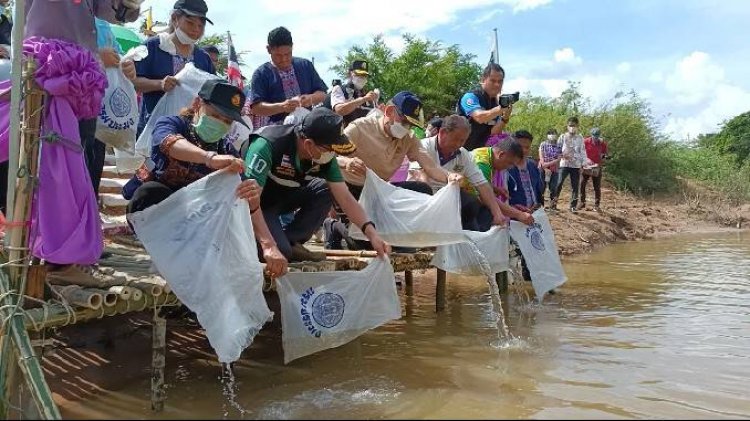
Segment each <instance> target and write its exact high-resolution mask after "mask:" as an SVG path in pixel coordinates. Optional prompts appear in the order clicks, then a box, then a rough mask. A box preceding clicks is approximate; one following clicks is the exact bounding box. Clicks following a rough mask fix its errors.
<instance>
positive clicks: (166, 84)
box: [161, 76, 180, 92]
mask: <svg viewBox="0 0 750 421" xmlns="http://www.w3.org/2000/svg"><path fill="white" fill-rule="evenodd" d="M179 84H180V81H179V80H177V78H176V77H174V76H167V77H165V78H164V80H162V81H161V90H162V91H164V92H169V91H171V90H172V89H174V88H176V87H177V85H179Z"/></svg>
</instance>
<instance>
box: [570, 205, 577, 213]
mask: <svg viewBox="0 0 750 421" xmlns="http://www.w3.org/2000/svg"><path fill="white" fill-rule="evenodd" d="M570 213H578V210H577V209H576V207H575V206H571V207H570Z"/></svg>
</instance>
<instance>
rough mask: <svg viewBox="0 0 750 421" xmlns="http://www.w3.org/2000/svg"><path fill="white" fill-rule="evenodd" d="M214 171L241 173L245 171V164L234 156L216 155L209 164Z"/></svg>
mask: <svg viewBox="0 0 750 421" xmlns="http://www.w3.org/2000/svg"><path fill="white" fill-rule="evenodd" d="M207 167H208V168H211V169H212V170H224V171H227V172H230V173H241V172H242V171H244V170H245V162H244V161H242V160H241V159H239V158H235V157H234V156H232V155H214V156H213V157H211V159H210V160H209V161H208V163H207Z"/></svg>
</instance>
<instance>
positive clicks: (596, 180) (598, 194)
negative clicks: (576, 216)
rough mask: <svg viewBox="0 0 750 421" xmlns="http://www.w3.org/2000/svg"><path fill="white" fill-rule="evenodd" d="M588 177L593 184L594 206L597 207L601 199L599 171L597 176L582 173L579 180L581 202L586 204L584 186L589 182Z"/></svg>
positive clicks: (600, 176)
mask: <svg viewBox="0 0 750 421" xmlns="http://www.w3.org/2000/svg"><path fill="white" fill-rule="evenodd" d="M589 179H591V181H592V182H593V184H594V206H596V207H599V204H600V203H601V201H602V175H601V173H599V176H598V177H596V176H592V175H586V174H584V175H583V180H582V181H581V203H582V204H583V205H585V204H586V186H587V185H588V183H589Z"/></svg>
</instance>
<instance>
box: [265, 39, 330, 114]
mask: <svg viewBox="0 0 750 421" xmlns="http://www.w3.org/2000/svg"><path fill="white" fill-rule="evenodd" d="M292 46H293V42H292V33H291V32H289V30H288V29H286V28H284V27H283V26H280V27H278V28H276V29H274V30H272V31H271V32H269V34H268V47H267V49H268V54H270V55H271V61H270V62H268V63H265V64H263V65H261V66H260V67H258V68H257V69H256V70H255V73H253V78H252V81H251V82H250V83H251V88H250V92H251V97H250V102H251V105H250V107H251V110H252V114H254V115H255V116H260V117H264V118H263V119H262V120H264V121H258V120H261V119H255V120H254V121H258V122H259V123H260V124H259V125H258V127H264V126H267V125H279V124H282V123H283V122H284V119H285V118H286V116H287V115H289V113H291V112H293V111H294V110H296V109H297V107H304V108H310V107H312V106H313V105H316V104H320V103H321V102H323V101H325V99H326V92H327V91H328V87H327V86H326V84H325V82H323V79H321V78H320V76H319V75H318V72H317V71H316V70H315V66H313V64H312V62H310V60H307V59H304V58H299V57H293V56H292ZM258 127H256V128H258Z"/></svg>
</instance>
